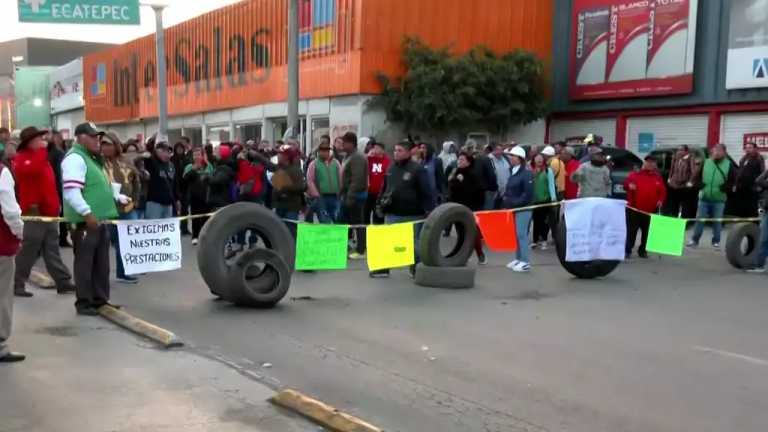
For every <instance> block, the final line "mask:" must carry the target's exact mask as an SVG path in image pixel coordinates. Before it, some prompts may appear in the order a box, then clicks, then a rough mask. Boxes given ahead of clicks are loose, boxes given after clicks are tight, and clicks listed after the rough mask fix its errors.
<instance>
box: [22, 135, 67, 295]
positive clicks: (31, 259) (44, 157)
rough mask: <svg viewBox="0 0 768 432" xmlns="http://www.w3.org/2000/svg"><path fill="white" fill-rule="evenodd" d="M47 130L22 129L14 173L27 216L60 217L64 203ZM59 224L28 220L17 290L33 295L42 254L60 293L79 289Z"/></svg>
mask: <svg viewBox="0 0 768 432" xmlns="http://www.w3.org/2000/svg"><path fill="white" fill-rule="evenodd" d="M47 133H48V131H46V130H38V129H37V128H35V127H28V128H26V129H24V130H23V131H21V137H20V143H19V148H18V152H17V154H16V158H15V159H14V161H13V172H14V174H15V175H16V191H17V198H18V200H19V205H20V206H21V212H22V214H23V215H25V216H42V217H52V218H53V217H59V211H60V210H61V202H60V201H59V193H58V191H57V188H56V175H55V173H54V171H53V167H51V164H50V162H49V161H48V149H47V147H48V143H47V142H46V140H45V135H46V134H47ZM58 228H59V226H58V224H57V223H52V222H28V223H27V224H26V225H25V226H24V241H23V242H22V245H21V251H19V254H18V255H16V274H15V275H14V293H15V294H16V296H18V297H32V293H30V292H29V291H27V290H26V288H25V285H26V282H27V279H29V274H30V273H31V271H32V266H34V264H35V262H36V261H37V258H38V257H40V256H41V255H42V257H43V261H45V267H46V269H47V270H48V273H49V274H50V275H51V278H53V280H54V282H56V289H57V291H58V292H59V294H65V293H70V292H72V291H74V290H75V286H74V285H73V284H72V274H70V272H69V270H68V269H67V267H66V266H65V265H64V263H63V262H62V260H61V255H60V253H59V229H58Z"/></svg>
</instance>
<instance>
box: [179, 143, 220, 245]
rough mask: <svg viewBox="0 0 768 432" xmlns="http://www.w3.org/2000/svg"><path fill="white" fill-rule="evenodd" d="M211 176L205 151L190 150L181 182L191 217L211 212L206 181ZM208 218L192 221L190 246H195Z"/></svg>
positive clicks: (199, 149) (199, 148) (201, 149)
mask: <svg viewBox="0 0 768 432" xmlns="http://www.w3.org/2000/svg"><path fill="white" fill-rule="evenodd" d="M212 175H213V165H211V163H210V162H208V158H207V156H206V154H205V149H204V148H202V147H197V148H193V149H192V163H190V164H188V165H187V166H186V167H184V174H183V177H182V182H183V183H184V186H185V187H186V190H187V193H188V197H187V199H188V201H189V207H190V210H191V212H192V214H193V215H204V214H208V213H210V212H211V210H212V208H211V206H210V204H209V203H208V180H209V179H210V177H211V176H212ZM207 220H208V218H203V217H198V218H195V219H192V245H193V246H197V243H198V241H199V239H200V231H201V230H202V229H203V225H205V222H206V221H207Z"/></svg>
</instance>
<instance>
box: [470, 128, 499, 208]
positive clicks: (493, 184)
mask: <svg viewBox="0 0 768 432" xmlns="http://www.w3.org/2000/svg"><path fill="white" fill-rule="evenodd" d="M464 150H466V151H468V152H470V153H471V154H472V156H474V157H475V171H476V173H477V178H478V179H479V180H480V187H481V188H482V189H483V194H484V196H485V198H484V199H485V203H484V204H483V210H493V209H494V208H495V206H496V197H497V196H498V194H499V185H498V182H497V181H496V172H495V169H494V165H493V162H491V159H490V158H489V157H488V154H486V153H485V152H484V151H482V149H479V148H478V145H477V142H476V141H475V140H473V139H468V140H467V142H466V144H465V145H464Z"/></svg>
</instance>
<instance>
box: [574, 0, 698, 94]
mask: <svg viewBox="0 0 768 432" xmlns="http://www.w3.org/2000/svg"><path fill="white" fill-rule="evenodd" d="M697 11H698V0H641V1H627V0H624V1H622V0H574V7H573V34H572V38H571V40H572V44H571V45H572V46H571V61H570V96H571V98H572V99H575V100H579V99H611V98H631V97H643V96H659V95H671V94H685V93H690V92H691V91H693V66H694V53H695V45H696V16H697Z"/></svg>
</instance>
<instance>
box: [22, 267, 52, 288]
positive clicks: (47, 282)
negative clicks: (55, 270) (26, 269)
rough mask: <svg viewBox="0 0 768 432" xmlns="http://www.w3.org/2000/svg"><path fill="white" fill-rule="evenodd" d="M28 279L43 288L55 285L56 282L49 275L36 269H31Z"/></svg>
mask: <svg viewBox="0 0 768 432" xmlns="http://www.w3.org/2000/svg"><path fill="white" fill-rule="evenodd" d="M29 281H30V282H32V283H33V284H35V285H37V286H38V287H39V288H43V289H47V288H55V287H56V283H55V282H54V281H53V279H51V277H50V276H48V275H47V274H45V273H42V272H40V271H37V270H32V273H30V274H29Z"/></svg>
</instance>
